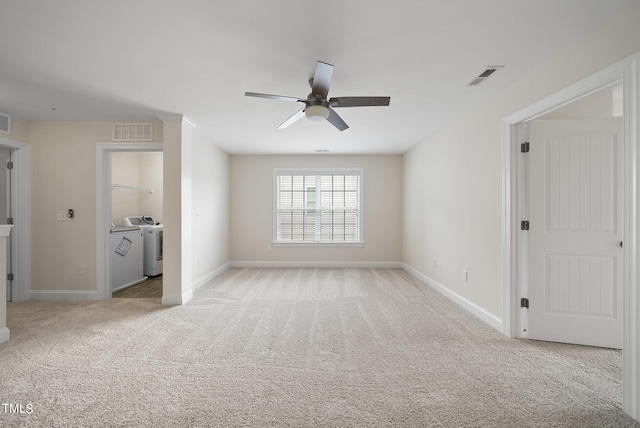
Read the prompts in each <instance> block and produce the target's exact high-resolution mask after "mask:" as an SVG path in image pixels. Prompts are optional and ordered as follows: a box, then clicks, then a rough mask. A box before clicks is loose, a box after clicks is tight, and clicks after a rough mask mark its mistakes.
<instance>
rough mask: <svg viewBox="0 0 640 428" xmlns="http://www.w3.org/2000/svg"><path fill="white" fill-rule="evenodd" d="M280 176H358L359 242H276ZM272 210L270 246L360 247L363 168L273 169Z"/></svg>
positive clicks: (362, 223) (362, 240)
mask: <svg viewBox="0 0 640 428" xmlns="http://www.w3.org/2000/svg"><path fill="white" fill-rule="evenodd" d="M281 175H358V176H359V177H360V179H359V183H358V207H359V208H358V220H359V222H358V236H359V237H360V240H359V241H279V240H278V220H277V219H278V176H281ZM272 189H273V209H272V215H273V217H272V219H271V225H272V228H273V233H272V239H271V244H272V245H273V246H291V247H295V246H298V247H318V246H320V247H322V246H336V247H361V246H364V245H366V243H365V240H364V168H361V167H358V168H344V167H342V168H274V169H273V183H272Z"/></svg>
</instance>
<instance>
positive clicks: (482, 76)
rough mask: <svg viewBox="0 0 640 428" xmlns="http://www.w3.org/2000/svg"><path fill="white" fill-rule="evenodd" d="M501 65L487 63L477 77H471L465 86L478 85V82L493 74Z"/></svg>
mask: <svg viewBox="0 0 640 428" xmlns="http://www.w3.org/2000/svg"><path fill="white" fill-rule="evenodd" d="M503 67H504V65H488V66H487V69H486V70H485V71H483V72H482V73H480V74H479V75H478V77H476V78H475V79H473V80H472V81H471V82H470V83H469V84H467V86H478V85H479V84H480V83H482V82H484V81H485V80H487V79H488V78H489V76H491V75H492V74H494V73H495V72H496V71H499V70H500V69H501V68H503Z"/></svg>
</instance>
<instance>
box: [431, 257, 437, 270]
mask: <svg viewBox="0 0 640 428" xmlns="http://www.w3.org/2000/svg"><path fill="white" fill-rule="evenodd" d="M431 264H432V265H433V268H434V269H437V268H438V259H433V260H431Z"/></svg>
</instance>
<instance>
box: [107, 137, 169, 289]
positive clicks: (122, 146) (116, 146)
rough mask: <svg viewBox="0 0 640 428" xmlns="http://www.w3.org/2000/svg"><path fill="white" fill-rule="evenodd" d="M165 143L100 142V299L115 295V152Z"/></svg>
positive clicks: (153, 149)
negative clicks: (112, 234)
mask: <svg viewBox="0 0 640 428" xmlns="http://www.w3.org/2000/svg"><path fill="white" fill-rule="evenodd" d="M162 151H163V146H162V143H146V142H144V143H98V144H97V145H96V270H97V290H98V295H99V298H100V299H109V298H111V297H112V291H111V283H112V280H111V240H110V235H111V234H110V232H111V224H112V212H113V210H112V203H111V192H112V154H113V153H119V152H122V153H124V152H129V153H134V152H138V153H152V152H155V153H162Z"/></svg>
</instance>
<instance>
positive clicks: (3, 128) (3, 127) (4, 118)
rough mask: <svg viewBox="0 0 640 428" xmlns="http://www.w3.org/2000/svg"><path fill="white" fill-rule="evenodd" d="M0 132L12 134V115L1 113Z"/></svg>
mask: <svg viewBox="0 0 640 428" xmlns="http://www.w3.org/2000/svg"><path fill="white" fill-rule="evenodd" d="M0 132H3V133H5V134H11V116H9V115H8V114H4V113H0Z"/></svg>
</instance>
